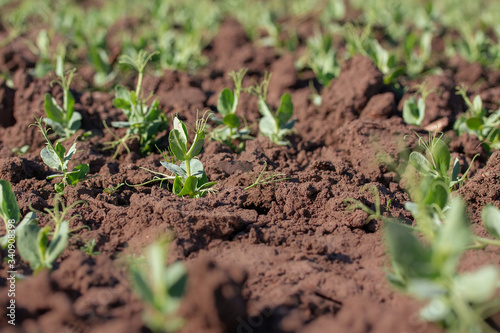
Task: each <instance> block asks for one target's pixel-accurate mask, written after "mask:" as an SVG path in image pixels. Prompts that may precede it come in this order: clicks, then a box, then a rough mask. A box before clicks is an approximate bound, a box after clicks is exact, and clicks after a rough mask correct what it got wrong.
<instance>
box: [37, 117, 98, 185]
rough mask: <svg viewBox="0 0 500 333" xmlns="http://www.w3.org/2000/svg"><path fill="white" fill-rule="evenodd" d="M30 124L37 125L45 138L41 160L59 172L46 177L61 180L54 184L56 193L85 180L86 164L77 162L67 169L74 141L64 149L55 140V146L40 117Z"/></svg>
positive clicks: (74, 149) (74, 144)
mask: <svg viewBox="0 0 500 333" xmlns="http://www.w3.org/2000/svg"><path fill="white" fill-rule="evenodd" d="M30 126H37V127H38V128H39V129H40V132H41V133H42V135H43V136H44V138H45V140H46V145H47V147H45V148H43V149H42V151H41V152H40V157H41V158H42V161H43V162H44V163H45V164H46V165H47V166H48V167H49V168H51V169H55V170H57V171H59V172H61V173H58V174H54V175H50V176H48V177H47V179H53V178H57V177H61V182H59V183H57V184H55V185H54V188H55V190H56V192H57V193H62V192H64V188H65V187H66V186H67V185H76V184H77V183H78V182H80V181H82V180H85V178H86V176H87V174H88V173H89V170H90V168H89V165H88V164H86V163H82V164H79V165H77V166H76V167H74V168H73V170H71V171H68V164H69V162H70V161H71V157H72V156H73V154H74V153H75V152H76V142H74V143H73V145H72V146H71V147H70V149H69V150H68V151H66V148H64V147H63V145H61V143H60V142H57V143H56V144H55V146H54V145H53V144H52V142H51V141H50V139H49V138H48V136H47V127H46V125H42V120H41V118H40V119H37V120H36V121H35V123H34V124H31V125H30Z"/></svg>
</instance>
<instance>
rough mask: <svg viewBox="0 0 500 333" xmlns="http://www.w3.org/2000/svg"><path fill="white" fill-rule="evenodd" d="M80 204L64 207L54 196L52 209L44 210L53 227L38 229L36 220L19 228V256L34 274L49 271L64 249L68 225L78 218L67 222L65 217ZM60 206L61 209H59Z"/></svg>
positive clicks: (57, 197) (68, 232)
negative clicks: (50, 237) (28, 264)
mask: <svg viewBox="0 0 500 333" xmlns="http://www.w3.org/2000/svg"><path fill="white" fill-rule="evenodd" d="M82 202H83V201H77V202H75V203H73V204H72V205H70V206H68V207H66V206H65V205H64V204H63V203H62V202H61V201H60V196H59V195H56V196H55V198H54V208H53V209H48V208H45V212H47V214H48V215H49V216H50V218H51V221H52V224H53V226H51V225H46V226H45V227H43V228H40V226H39V225H38V223H37V221H36V219H31V220H30V221H29V222H27V223H26V224H25V225H23V226H22V227H21V228H19V229H20V230H19V231H18V232H17V237H18V249H19V254H20V255H21V257H22V258H23V259H24V260H26V261H28V262H29V263H30V266H31V268H32V269H33V270H34V271H35V273H37V272H38V271H40V270H42V269H49V270H51V269H52V264H53V262H54V261H55V260H56V259H57V257H59V255H60V254H61V253H62V252H63V251H64V249H65V248H66V246H67V244H68V238H69V234H70V232H71V231H70V230H69V223H70V222H71V220H72V219H73V218H76V217H78V216H79V215H75V216H73V217H71V218H70V219H69V220H67V219H66V215H67V214H68V211H69V210H70V209H72V208H73V207H74V206H76V205H78V204H80V203H82ZM60 205H61V207H62V209H61V208H60V207H59V206H60ZM39 213H41V212H39ZM49 236H52V239H50V240H49Z"/></svg>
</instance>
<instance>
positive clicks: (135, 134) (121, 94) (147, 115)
mask: <svg viewBox="0 0 500 333" xmlns="http://www.w3.org/2000/svg"><path fill="white" fill-rule="evenodd" d="M156 53H157V52H153V53H147V52H145V51H143V50H141V51H139V53H138V54H137V55H136V57H134V58H132V57H130V56H122V57H120V63H121V64H126V65H129V66H131V67H132V68H134V69H135V70H136V71H137V72H138V74H139V77H138V79H137V86H136V89H135V91H129V90H128V89H127V88H125V87H123V86H118V87H117V88H116V97H115V99H114V100H113V105H114V106H115V107H117V108H118V109H120V110H122V111H123V113H124V114H125V116H126V117H127V121H114V122H112V123H111V126H113V127H115V128H127V133H126V134H125V136H124V137H123V138H117V137H116V136H115V135H114V134H113V136H114V137H115V138H116V140H115V141H112V142H107V143H106V144H107V147H106V148H107V149H115V154H114V155H113V158H116V157H117V156H118V154H119V153H120V151H121V149H122V148H124V149H125V150H127V152H130V149H129V148H128V142H129V141H130V140H131V139H133V138H138V139H139V143H140V145H141V148H140V151H141V154H142V155H145V154H148V153H150V152H151V151H152V150H153V147H154V146H155V144H156V140H155V139H156V136H157V135H158V133H159V132H161V131H163V130H165V129H166V128H167V124H168V120H167V117H166V116H165V114H164V113H163V112H162V110H160V109H159V104H158V100H155V101H154V102H153V104H151V105H150V106H148V105H146V101H147V99H148V98H143V96H142V95H141V87H142V79H143V75H144V69H145V68H146V65H147V63H148V62H149V61H150V60H151V58H152V57H153V56H154V55H155V54H156ZM105 127H107V125H106V126H105Z"/></svg>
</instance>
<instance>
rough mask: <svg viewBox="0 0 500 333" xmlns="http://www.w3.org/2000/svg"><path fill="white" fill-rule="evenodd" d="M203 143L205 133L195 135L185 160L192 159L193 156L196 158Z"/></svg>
mask: <svg viewBox="0 0 500 333" xmlns="http://www.w3.org/2000/svg"><path fill="white" fill-rule="evenodd" d="M204 142H205V132H204V131H200V132H198V133H196V135H195V137H194V140H193V144H192V145H191V148H189V151H188V153H187V158H188V159H192V158H194V157H195V156H197V155H198V154H199V153H200V152H201V150H202V149H203V143H204Z"/></svg>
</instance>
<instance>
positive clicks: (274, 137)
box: [247, 73, 296, 146]
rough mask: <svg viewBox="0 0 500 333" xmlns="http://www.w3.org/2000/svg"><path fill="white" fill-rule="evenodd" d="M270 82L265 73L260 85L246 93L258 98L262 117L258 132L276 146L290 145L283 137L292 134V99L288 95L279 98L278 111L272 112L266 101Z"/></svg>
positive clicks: (269, 75)
mask: <svg viewBox="0 0 500 333" xmlns="http://www.w3.org/2000/svg"><path fill="white" fill-rule="evenodd" d="M270 80H271V74H267V73H266V75H265V77H264V80H263V81H262V83H261V84H255V86H253V87H250V88H248V89H247V91H248V92H249V93H251V94H253V95H255V96H257V98H258V106H259V112H260V114H261V115H262V118H261V119H260V121H259V130H260V132H261V133H262V135H264V136H267V137H268V138H269V139H270V140H271V141H272V142H274V143H275V144H277V145H281V146H286V145H290V141H288V140H287V139H286V138H285V137H286V136H287V135H288V134H290V133H292V131H293V129H292V128H293V125H294V124H295V121H296V119H291V118H292V116H293V103H292V97H291V96H290V94H288V93H286V94H284V95H283V96H281V102H280V106H279V108H278V110H276V112H272V111H271V109H269V105H268V104H267V101H266V97H267V89H268V87H269V82H270Z"/></svg>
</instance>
